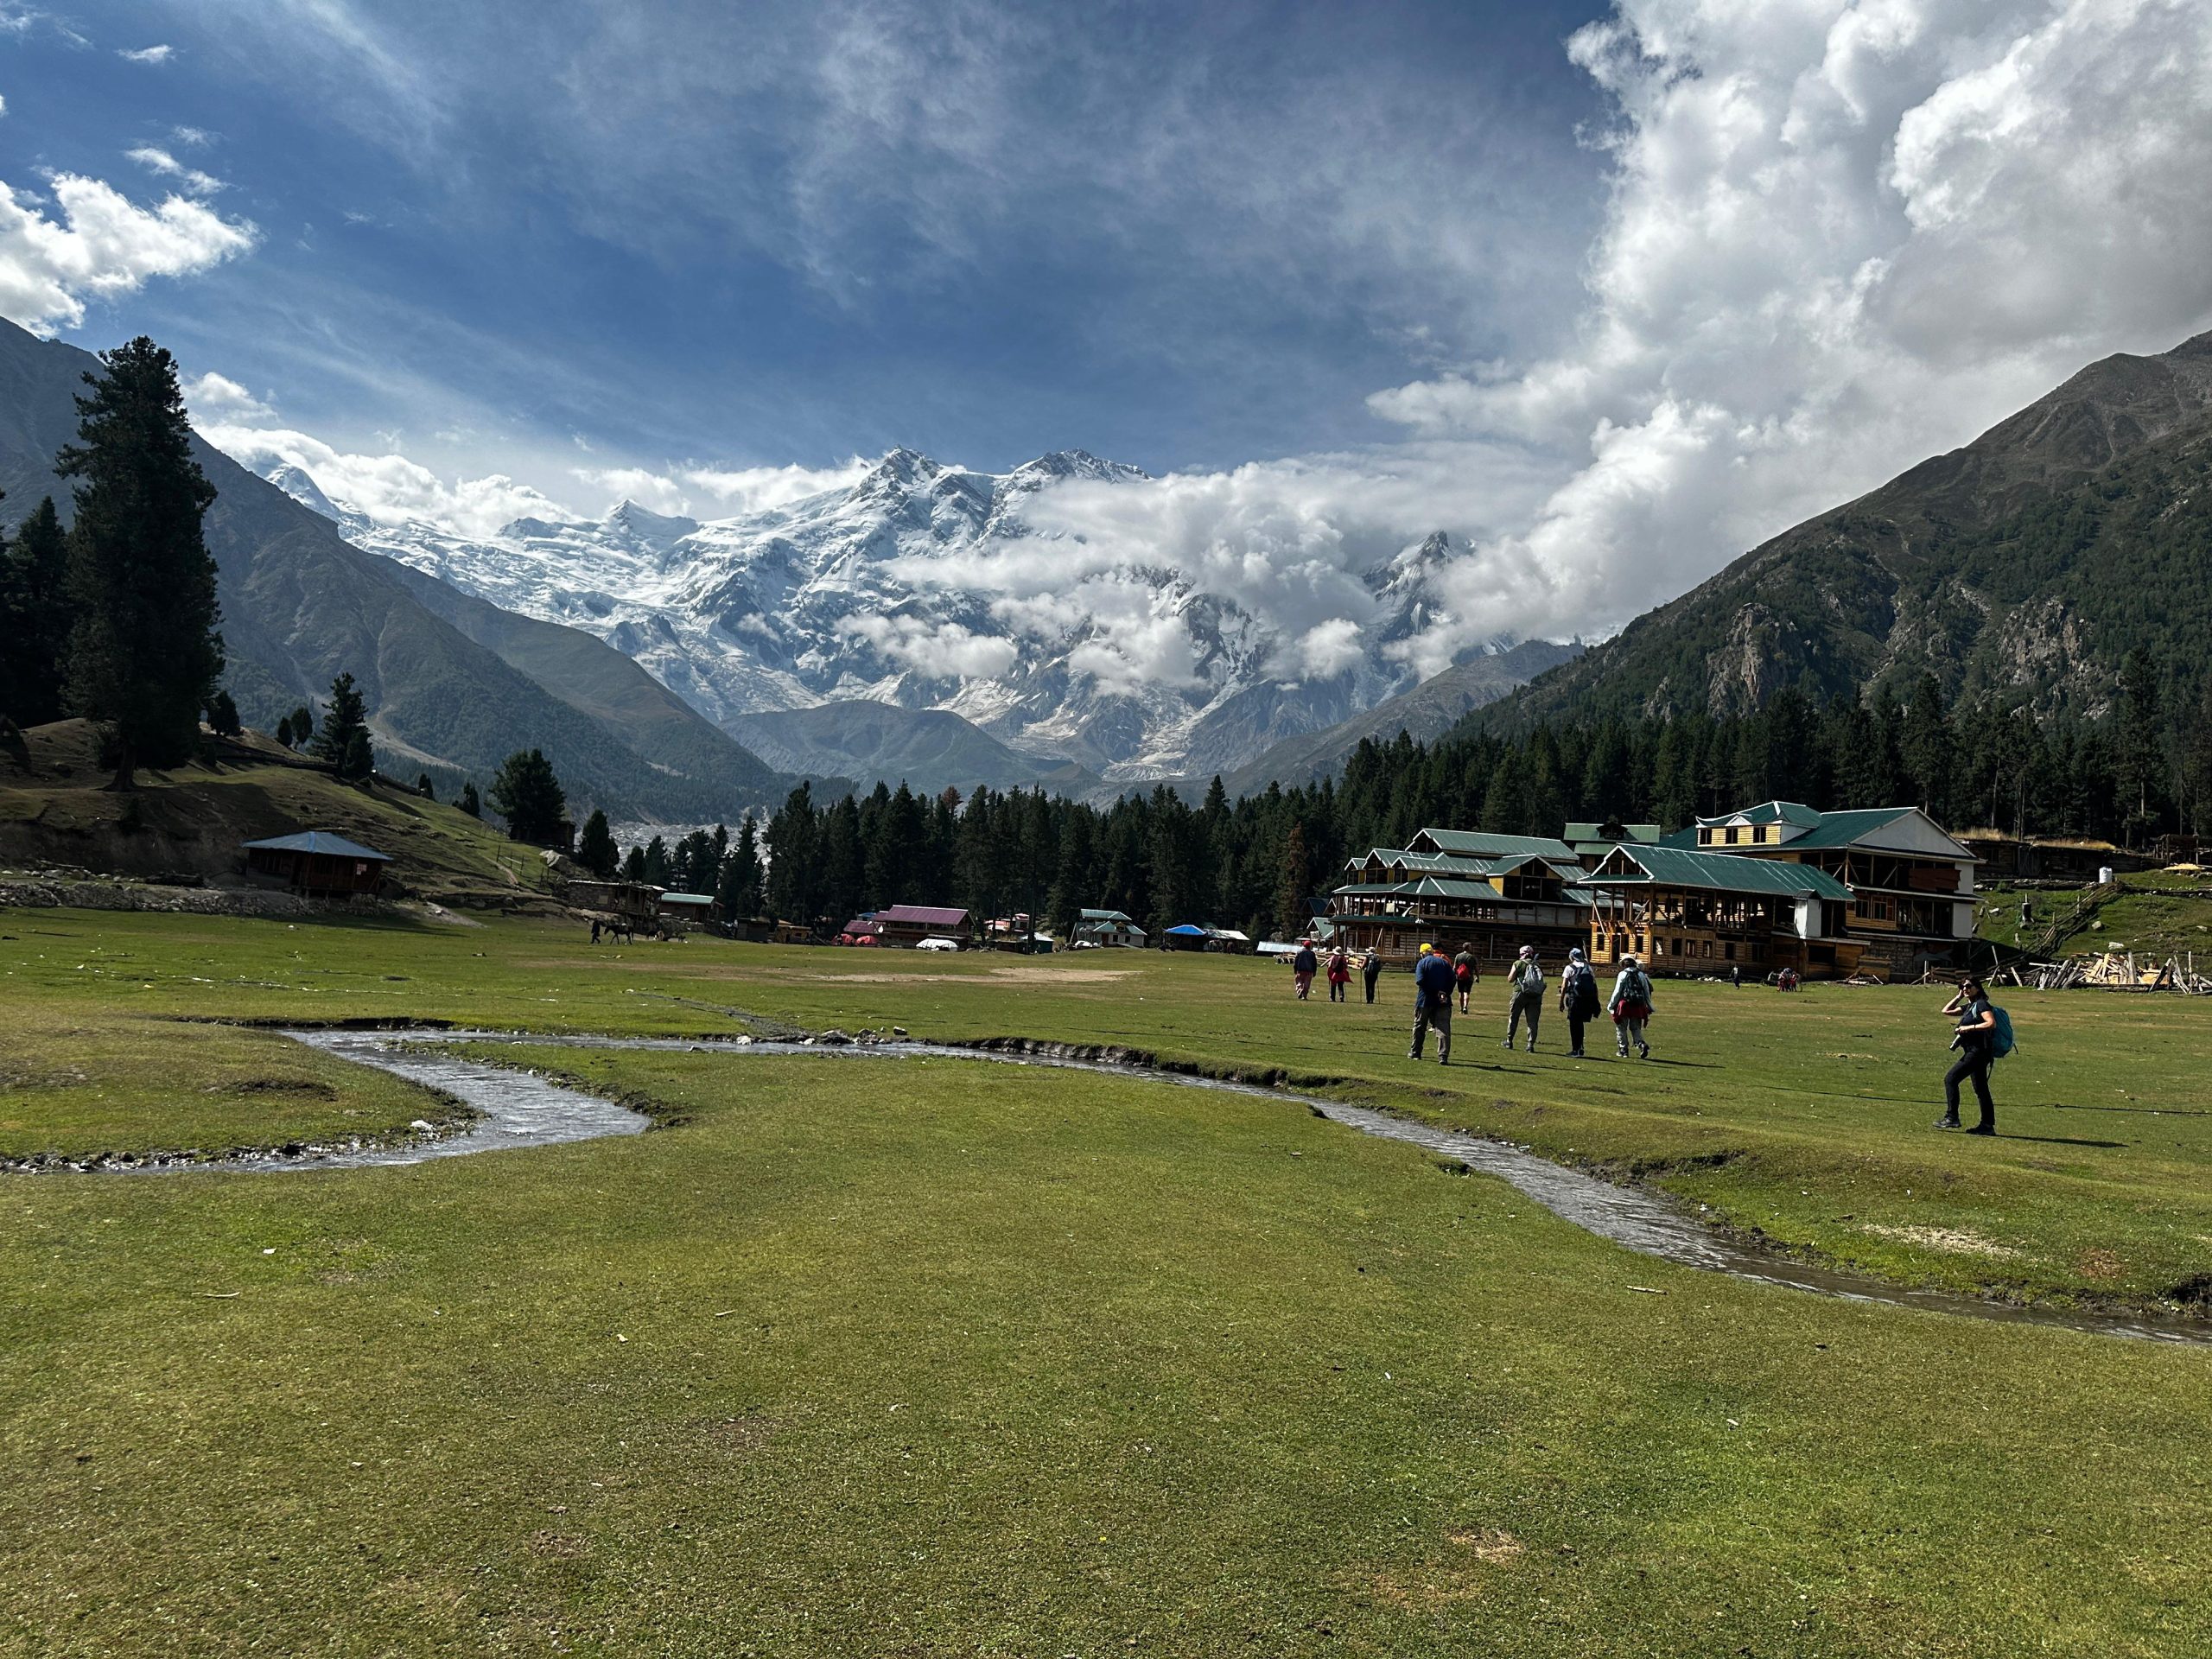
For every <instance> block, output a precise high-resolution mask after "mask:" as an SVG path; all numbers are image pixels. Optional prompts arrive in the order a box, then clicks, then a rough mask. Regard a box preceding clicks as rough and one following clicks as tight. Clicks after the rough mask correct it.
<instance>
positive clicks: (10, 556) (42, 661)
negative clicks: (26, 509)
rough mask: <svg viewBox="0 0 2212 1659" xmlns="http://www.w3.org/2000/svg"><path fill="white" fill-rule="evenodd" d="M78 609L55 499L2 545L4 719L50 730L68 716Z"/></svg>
mask: <svg viewBox="0 0 2212 1659" xmlns="http://www.w3.org/2000/svg"><path fill="white" fill-rule="evenodd" d="M76 620H77V607H76V605H75V603H74V601H72V600H71V598H70V596H69V543H68V538H67V536H66V535H65V534H64V533H63V531H62V529H61V520H60V517H59V516H58V515H57V514H56V513H55V512H54V498H53V497H52V496H50V495H49V496H48V497H46V498H45V499H42V500H41V501H40V503H39V504H38V505H37V507H36V508H35V509H34V510H33V511H32V513H31V516H30V517H29V518H26V519H25V520H24V521H23V523H22V526H21V528H19V529H18V530H17V531H16V534H15V536H14V537H12V538H11V539H10V540H8V541H7V542H6V543H4V544H0V639H5V640H6V641H7V642H8V647H7V649H6V650H5V651H4V652H0V715H7V716H8V717H9V718H10V720H13V721H15V722H16V725H18V726H43V725H45V724H46V723H47V722H48V721H55V720H59V719H60V718H61V717H62V715H65V714H67V712H68V708H67V699H66V696H65V692H66V690H67V678H68V664H69V636H70V633H71V632H72V630H73V628H74V626H75V625H76Z"/></svg>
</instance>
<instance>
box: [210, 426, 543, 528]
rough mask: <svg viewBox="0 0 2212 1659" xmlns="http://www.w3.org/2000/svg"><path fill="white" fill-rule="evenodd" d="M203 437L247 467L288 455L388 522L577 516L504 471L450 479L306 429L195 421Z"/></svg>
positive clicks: (333, 490)
mask: <svg viewBox="0 0 2212 1659" xmlns="http://www.w3.org/2000/svg"><path fill="white" fill-rule="evenodd" d="M194 424H195V425H197V426H198V428H199V431H200V436H202V437H204V438H206V439H207V442H210V443H212V444H213V445H214V446H215V447H216V448H218V449H220V450H221V451H222V452H223V453H224V454H226V455H229V456H230V457H231V458H232V460H234V461H238V462H240V463H241V464H242V465H245V466H247V467H260V466H263V465H265V464H266V463H268V462H270V461H289V462H291V463H292V465H293V466H295V467H299V468H300V469H301V470H302V472H304V473H306V474H308V476H309V477H310V478H312V479H314V480H315V484H316V486H317V487H319V488H320V489H321V491H322V493H324V494H325V495H327V496H328V497H329V498H330V499H332V500H333V501H335V502H337V503H339V504H340V505H343V506H348V507H352V508H353V509H354V510H355V511H356V512H361V513H365V514H366V515H367V516H368V517H369V518H372V519H374V520H375V521H376V522H377V523H378V524H404V523H406V522H407V521H408V520H409V519H415V518H419V519H425V520H428V521H429V522H430V523H432V524H438V525H441V526H442V527H444V528H446V529H449V530H452V531H455V532H456V533H458V534H461V535H463V536H473V537H479V538H484V537H492V536H495V535H497V534H498V533H499V531H500V530H501V528H503V527H504V526H505V525H506V524H511V523H512V522H513V521H514V520H515V519H517V518H552V519H565V518H572V517H573V516H574V515H573V514H572V513H570V512H569V509H567V508H566V507H564V506H563V505H561V504H560V503H559V502H557V501H555V500H553V499H551V498H550V497H549V496H546V495H543V494H541V493H539V492H538V491H537V490H534V489H532V488H531V486H529V485H527V484H518V483H517V482H516V481H515V480H512V479H511V478H508V477H506V476H505V475H504V474H497V473H494V474H489V475H487V476H486V477H483V478H457V479H453V480H447V479H443V478H441V477H439V476H438V474H435V473H434V472H432V471H431V470H430V469H429V467H424V466H422V465H421V464H419V463H418V462H416V461H410V460H408V459H407V457H406V456H404V455H398V454H384V455H364V454H346V453H345V452H343V451H340V450H338V449H335V448H332V447H331V446H330V445H329V444H327V443H325V442H322V441H321V439H319V438H311V437H309V436H308V435H307V434H306V433H304V432H293V431H287V430H284V429H281V428H274V427H258V426H245V425H239V424H238V423H234V422H226V421H217V422H214V423H194Z"/></svg>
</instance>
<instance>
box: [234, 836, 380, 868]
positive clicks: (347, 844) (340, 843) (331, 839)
mask: <svg viewBox="0 0 2212 1659" xmlns="http://www.w3.org/2000/svg"><path fill="white" fill-rule="evenodd" d="M246 846H247V847H248V848H250V849H264V850H266V851H269V852H272V853H321V854H324V855H327V856H328V857H331V858H373V859H377V860H379V861H382V862H384V863H386V864H389V863H391V854H390V853H379V852H377V851H376V850H374V849H372V848H367V847H364V846H362V845H361V843H360V842H358V841H348V840H346V837H345V836H334V835H332V834H331V833H330V831H329V830H327V829H303V830H302V831H301V832H300V833H299V834H298V835H296V836H271V837H270V839H269V840H267V841H249V842H246Z"/></svg>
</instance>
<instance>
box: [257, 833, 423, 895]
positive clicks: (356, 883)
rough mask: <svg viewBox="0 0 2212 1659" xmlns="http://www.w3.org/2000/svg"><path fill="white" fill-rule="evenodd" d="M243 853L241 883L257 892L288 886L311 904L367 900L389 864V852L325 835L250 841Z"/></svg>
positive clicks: (343, 837)
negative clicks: (312, 901) (256, 888)
mask: <svg viewBox="0 0 2212 1659" xmlns="http://www.w3.org/2000/svg"><path fill="white" fill-rule="evenodd" d="M389 868H391V855H390V854H389V853H380V852H378V851H377V850H376V849H374V848H372V847H364V846H362V845H361V843H360V842H358V841H348V840H346V837H345V836H340V835H334V834H333V833H332V832H331V831H329V830H327V829H306V830H302V832H301V833H300V834H298V835H296V836H272V837H270V839H269V840H267V841H249V842H246V843H245V874H246V880H249V881H251V882H253V883H255V884H256V885H257V886H259V887H287V888H289V889H290V890H291V891H292V892H294V893H301V894H303V895H305V896H306V897H308V898H310V899H353V898H365V897H370V896H372V895H374V893H376V891H377V889H378V887H380V886H381V885H382V884H383V881H384V877H385V871H386V870H387V869H389Z"/></svg>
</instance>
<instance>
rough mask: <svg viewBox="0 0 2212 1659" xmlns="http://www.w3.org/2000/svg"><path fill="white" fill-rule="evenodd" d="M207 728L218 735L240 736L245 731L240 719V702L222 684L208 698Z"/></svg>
mask: <svg viewBox="0 0 2212 1659" xmlns="http://www.w3.org/2000/svg"><path fill="white" fill-rule="evenodd" d="M207 729H208V730H209V731H211V732H213V733H214V734H215V735H216V736H218V737H238V736H240V735H242V734H244V733H245V726H244V725H242V724H241V723H240V722H239V721H238V704H237V703H236V702H233V701H232V697H231V694H230V693H229V692H227V691H226V690H223V689H222V687H220V686H217V687H216V688H215V690H214V691H213V694H212V695H210V696H209V697H208V699H207Z"/></svg>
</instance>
